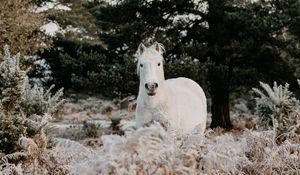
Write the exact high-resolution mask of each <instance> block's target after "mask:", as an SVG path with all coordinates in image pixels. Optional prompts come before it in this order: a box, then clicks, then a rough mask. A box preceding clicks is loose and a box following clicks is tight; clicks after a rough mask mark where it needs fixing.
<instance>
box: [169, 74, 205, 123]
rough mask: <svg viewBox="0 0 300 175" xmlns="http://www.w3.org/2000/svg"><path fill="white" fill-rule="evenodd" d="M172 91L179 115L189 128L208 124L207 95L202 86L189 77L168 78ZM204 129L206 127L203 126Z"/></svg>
mask: <svg viewBox="0 0 300 175" xmlns="http://www.w3.org/2000/svg"><path fill="white" fill-rule="evenodd" d="M166 83H167V85H168V87H169V89H170V91H171V94H172V99H173V103H174V105H175V109H176V114H177V117H179V118H180V119H181V121H180V123H181V124H183V125H186V127H187V129H191V128H193V127H194V126H196V125H198V124H201V125H203V127H205V125H206V118H207V109H206V108H207V107H206V97H205V94H204V92H203V90H202V88H201V87H200V86H199V85H198V84H197V83H196V82H195V81H193V80H191V79H188V78H183V77H180V78H174V79H169V80H166ZM203 129H204V128H203Z"/></svg>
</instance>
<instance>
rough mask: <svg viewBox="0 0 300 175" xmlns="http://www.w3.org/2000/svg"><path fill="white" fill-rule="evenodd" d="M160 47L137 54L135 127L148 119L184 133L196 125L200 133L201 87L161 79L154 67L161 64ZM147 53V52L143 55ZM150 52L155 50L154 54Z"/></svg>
mask: <svg viewBox="0 0 300 175" xmlns="http://www.w3.org/2000/svg"><path fill="white" fill-rule="evenodd" d="M140 47H144V46H140ZM160 47H161V46H160V45H159V44H158V43H155V44H154V46H152V47H150V48H145V47H144V48H142V49H143V50H142V51H143V52H140V54H139V56H140V58H139V63H138V66H139V65H140V67H139V68H138V71H139V72H138V73H139V75H140V86H139V94H138V99H137V109H136V125H137V127H141V126H142V125H143V124H145V123H148V122H149V121H151V120H156V119H166V120H167V121H168V122H169V123H170V124H171V125H172V126H173V127H175V128H177V129H178V130H181V131H182V132H183V133H187V132H189V131H191V130H193V129H194V128H195V127H196V126H198V127H200V128H201V132H202V133H203V132H204V130H205V126H206V118H207V111H206V97H205V94H204V92H203V90H202V88H201V87H200V86H199V85H198V84H197V83H196V82H194V81H193V80H191V79H188V78H174V79H168V80H165V79H164V74H163V69H162V67H161V68H159V67H160V66H157V65H159V64H158V63H160V61H162V56H161V54H160V52H159V51H160V50H159V49H161V48H160ZM139 49H141V48H139ZM147 49H148V50H147ZM149 50H150V52H148V53H146V54H145V53H144V52H147V51H149ZM153 50H156V51H157V53H156V55H155V52H153ZM138 51H139V50H138ZM143 53H144V55H143ZM152 54H154V55H152ZM142 63H143V64H142ZM148 63H149V64H148ZM147 64H148V65H147ZM141 65H143V66H141ZM141 68H143V70H141ZM146 69H148V70H146ZM144 72H147V73H144ZM142 73H144V74H142ZM149 73H150V74H151V76H149ZM152 75H154V76H152ZM149 77H150V78H149ZM149 82H150V83H149Z"/></svg>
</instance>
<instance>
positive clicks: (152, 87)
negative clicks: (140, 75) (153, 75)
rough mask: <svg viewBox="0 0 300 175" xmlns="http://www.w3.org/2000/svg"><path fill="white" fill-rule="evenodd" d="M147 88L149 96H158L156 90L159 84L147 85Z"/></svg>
mask: <svg viewBox="0 0 300 175" xmlns="http://www.w3.org/2000/svg"><path fill="white" fill-rule="evenodd" d="M145 88H146V90H147V94H148V95H149V96H154V95H155V94H156V89H157V88H158V83H155V82H154V83H146V84H145Z"/></svg>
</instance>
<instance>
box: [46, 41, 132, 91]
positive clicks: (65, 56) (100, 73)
mask: <svg viewBox="0 0 300 175" xmlns="http://www.w3.org/2000/svg"><path fill="white" fill-rule="evenodd" d="M58 45H62V46H64V47H63V50H55V49H54V50H52V51H50V52H49V54H48V53H46V54H44V57H48V56H51V57H52V56H53V55H55V56H54V58H48V60H49V61H50V64H51V67H52V70H53V73H54V77H56V79H55V83H56V84H58V85H59V86H63V87H66V88H71V89H73V90H76V91H81V92H88V93H101V94H103V95H106V96H112V95H118V94H120V93H122V94H123V95H126V94H134V93H135V92H136V91H137V87H138V80H137V75H136V71H135V68H136V65H135V63H134V58H133V57H132V56H127V55H123V57H119V56H118V55H116V54H112V53H110V52H108V51H107V50H105V49H103V48H102V47H101V46H100V45H89V44H88V43H82V44H80V43H76V42H72V41H63V40H62V41H60V42H58ZM56 56H57V57H56Z"/></svg>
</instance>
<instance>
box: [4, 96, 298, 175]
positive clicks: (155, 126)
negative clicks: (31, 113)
mask: <svg viewBox="0 0 300 175" xmlns="http://www.w3.org/2000/svg"><path fill="white" fill-rule="evenodd" d="M96 101H97V100H96ZM98 102H99V103H97V105H99V107H98V108H97V109H95V108H94V107H95V105H93V104H94V103H93V99H88V100H86V101H85V102H84V101H81V102H79V104H78V103H77V104H72V103H71V102H70V103H67V105H66V107H65V113H64V115H65V116H66V118H67V120H64V121H62V123H64V124H65V125H66V124H70V123H68V122H71V123H72V120H71V119H72V115H73V116H74V114H78V113H80V112H82V113H84V112H86V113H92V112H91V111H92V110H94V111H95V110H97V112H95V113H94V114H95V115H96V114H97V115H98V114H101V112H103V111H102V110H101V109H103V108H102V107H103V106H107V105H110V106H111V107H112V108H113V112H112V113H114V114H115V115H117V114H118V113H119V114H121V113H122V114H125V113H127V114H126V115H124V116H125V117H124V118H123V119H122V120H121V121H120V122H119V123H118V124H117V128H118V130H119V131H122V135H120V134H115V133H116V132H113V131H112V130H113V129H112V127H110V121H111V117H110V116H109V115H104V114H101V115H102V116H101V120H100V119H99V118H96V121H98V122H99V121H102V122H103V123H106V124H102V125H99V128H98V129H97V131H98V132H99V133H100V135H99V137H96V138H86V135H84V134H83V133H84V132H85V131H84V130H83V129H82V128H80V126H82V125H80V124H81V123H80V122H79V124H76V123H73V124H72V125H73V126H75V127H78V128H77V131H78V133H77V135H78V134H82V137H81V138H80V139H76V140H77V141H76V140H73V141H72V140H70V139H68V136H67V135H65V139H62V138H56V139H55V142H56V145H55V146H54V147H52V148H48V149H43V151H41V152H40V153H39V154H40V155H39V156H35V157H33V160H39V161H44V163H48V164H49V166H44V167H43V166H33V165H34V161H32V162H31V164H30V162H29V164H26V166H25V165H12V164H10V166H15V167H12V168H11V169H12V170H13V171H12V172H13V173H16V172H17V171H20V172H22V171H23V173H24V172H27V173H28V172H29V171H31V172H33V169H32V168H31V169H26V171H25V168H26V167H38V168H40V169H39V171H37V170H35V173H36V174H41V173H39V172H42V173H45V172H47V173H50V174H59V173H63V174H80V175H82V174H88V175H93V174H95V175H96V174H104V175H107V174H120V175H123V174H124V175H126V174H128V175H131V174H138V175H144V174H145V175H146V174H158V175H175V174H176V175H177V174H182V175H183V174H187V175H188V174H195V175H196V174H249V175H252V174H274V175H276V174H278V175H279V174H300V143H299V142H295V141H293V142H292V141H290V140H289V139H287V140H286V141H285V142H284V143H282V144H277V143H276V131H275V130H262V129H263V128H261V127H259V123H258V122H259V120H257V117H256V116H253V115H250V114H245V113H243V114H240V113H239V114H237V113H232V120H233V124H234V126H235V127H234V129H233V130H231V131H225V130H222V129H215V130H211V129H207V131H206V133H205V135H204V136H202V135H200V134H198V132H197V128H196V129H195V130H194V131H193V132H191V133H190V134H188V135H181V134H180V133H178V132H177V131H176V130H173V129H171V128H169V129H168V130H165V128H164V127H162V126H161V125H160V124H159V123H157V122H154V123H152V124H150V125H149V126H148V127H143V128H140V129H138V130H136V129H135V122H134V120H133V118H132V117H128V116H130V115H132V112H130V113H128V112H127V110H126V108H125V109H124V110H122V112H120V111H118V107H117V106H114V104H113V103H109V102H105V103H103V101H102V102H101V103H100V101H98ZM100 104H101V105H100ZM70 108H74V109H72V110H70ZM70 111H73V112H70ZM93 120H95V118H93V117H90V116H89V117H88V121H89V122H92V121H93ZM96 123H97V122H96ZM100 123H101V122H100ZM115 127H116V126H115ZM60 130H61V131H60V132H64V131H65V132H68V129H66V128H61V129H60ZM72 132H74V130H73V131H71V132H70V133H72ZM119 133H120V132H119ZM70 138H72V137H70ZM34 143H37V141H35V140H34ZM32 145H34V144H32ZM36 145H38V144H36ZM37 147H38V148H39V149H36V150H41V149H40V146H37ZM24 152H25V153H26V154H28V153H29V149H28V147H26V149H25V151H24ZM41 155H43V156H41ZM42 158H44V159H42ZM46 158H49V159H46ZM50 158H51V159H50ZM2 159H3V158H2ZM54 160H55V161H54ZM35 162H36V161H35ZM36 164H37V163H36ZM37 165H43V163H39V164H37ZM54 165H56V166H57V167H59V169H56V171H55V172H54V171H49V170H48V169H47V167H53V166H54ZM0 170H1V171H2V173H5V168H3V167H0ZM42 170H43V171H42ZM6 172H7V171H6ZM0 174H1V173H0ZM16 174H17V173H16ZM19 174H20V173H19Z"/></svg>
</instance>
